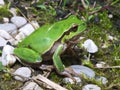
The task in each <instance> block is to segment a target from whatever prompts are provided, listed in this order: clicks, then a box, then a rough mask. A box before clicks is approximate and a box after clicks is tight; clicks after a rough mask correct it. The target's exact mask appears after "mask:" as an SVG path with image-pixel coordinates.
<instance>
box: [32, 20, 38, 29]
mask: <svg viewBox="0 0 120 90" xmlns="http://www.w3.org/2000/svg"><path fill="white" fill-rule="evenodd" d="M31 24H32V25H33V26H34V28H35V29H37V28H39V27H40V26H39V24H38V22H36V21H31Z"/></svg>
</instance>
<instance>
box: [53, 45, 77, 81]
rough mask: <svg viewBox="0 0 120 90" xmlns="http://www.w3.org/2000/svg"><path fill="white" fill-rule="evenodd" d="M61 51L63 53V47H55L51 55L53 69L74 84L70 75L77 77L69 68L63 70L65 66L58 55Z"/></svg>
mask: <svg viewBox="0 0 120 90" xmlns="http://www.w3.org/2000/svg"><path fill="white" fill-rule="evenodd" d="M63 51H64V45H62V44H61V45H59V46H58V47H57V49H56V51H55V53H54V54H53V62H54V65H55V68H56V69H57V72H58V73H59V74H61V75H64V76H67V77H69V78H71V79H72V80H73V81H75V82H76V80H75V79H74V78H73V76H72V75H75V76H77V75H76V74H75V72H74V71H73V70H72V69H71V68H65V66H64V65H63V63H62V61H61V58H60V54H61V53H62V52H63Z"/></svg>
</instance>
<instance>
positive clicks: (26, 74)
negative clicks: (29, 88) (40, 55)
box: [14, 67, 31, 81]
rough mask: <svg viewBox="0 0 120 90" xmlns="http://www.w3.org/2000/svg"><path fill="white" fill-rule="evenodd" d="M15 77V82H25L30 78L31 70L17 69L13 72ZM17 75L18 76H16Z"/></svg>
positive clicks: (26, 68) (25, 68)
mask: <svg viewBox="0 0 120 90" xmlns="http://www.w3.org/2000/svg"><path fill="white" fill-rule="evenodd" d="M14 74H15V76H14V78H15V79H16V80H19V81H26V80H27V79H29V78H30V76H31V70H30V69H29V68H28V67H21V68H18V69H17V70H16V71H15V72H14ZM17 75H18V76H17Z"/></svg>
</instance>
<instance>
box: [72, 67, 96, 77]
mask: <svg viewBox="0 0 120 90" xmlns="http://www.w3.org/2000/svg"><path fill="white" fill-rule="evenodd" d="M70 67H71V68H72V69H73V71H74V72H75V73H77V74H84V75H85V76H86V77H88V78H94V77H95V72H94V71H93V70H92V69H90V68H88V67H86V66H82V65H71V66H70Z"/></svg>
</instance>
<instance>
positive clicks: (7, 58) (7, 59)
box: [1, 45, 16, 66]
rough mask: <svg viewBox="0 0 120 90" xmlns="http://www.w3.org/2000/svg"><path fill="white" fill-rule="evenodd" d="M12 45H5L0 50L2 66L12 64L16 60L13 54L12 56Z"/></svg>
mask: <svg viewBox="0 0 120 90" xmlns="http://www.w3.org/2000/svg"><path fill="white" fill-rule="evenodd" d="M13 50H14V47H12V46H10V45H6V46H4V48H3V51H2V58H1V62H2V65H3V66H12V65H13V64H14V63H15V62H16V58H15V56H13Z"/></svg>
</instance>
